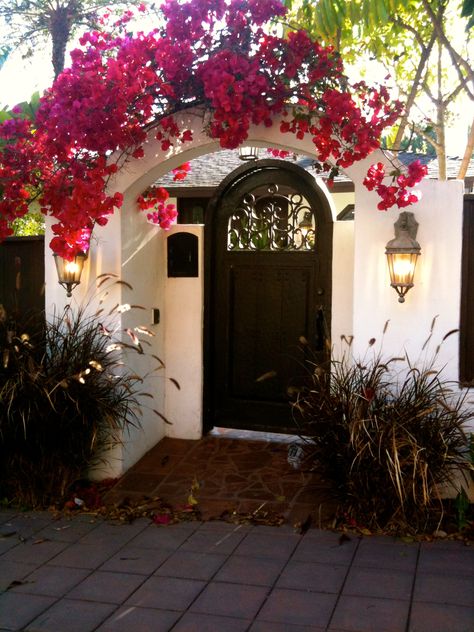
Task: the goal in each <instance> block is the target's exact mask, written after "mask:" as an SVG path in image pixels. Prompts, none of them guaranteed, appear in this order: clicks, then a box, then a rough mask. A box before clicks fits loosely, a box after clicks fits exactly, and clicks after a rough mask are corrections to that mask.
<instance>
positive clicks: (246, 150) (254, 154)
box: [239, 146, 258, 160]
mask: <svg viewBox="0 0 474 632" xmlns="http://www.w3.org/2000/svg"><path fill="white" fill-rule="evenodd" d="M239 158H240V160H257V159H258V147H249V146H241V147H239Z"/></svg>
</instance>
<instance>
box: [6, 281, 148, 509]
mask: <svg viewBox="0 0 474 632" xmlns="http://www.w3.org/2000/svg"><path fill="white" fill-rule="evenodd" d="M115 282H116V281H115ZM120 307H121V306H116V307H115V308H114V309H113V310H112V312H111V313H110V314H109V315H108V317H105V316H104V315H103V314H99V313H96V314H94V313H93V314H92V315H91V314H90V313H89V312H88V309H87V305H85V306H84V305H83V306H79V307H78V308H73V307H71V306H67V307H66V308H65V310H64V311H63V312H62V313H59V314H55V315H54V316H53V317H52V318H51V319H49V320H47V322H46V324H45V328H44V332H43V334H42V335H41V336H40V335H38V336H36V337H31V338H30V336H29V335H28V334H27V333H26V332H23V331H14V329H13V328H12V325H11V324H8V325H7V323H6V321H4V322H3V323H0V349H1V351H0V353H1V357H2V364H1V366H0V498H7V499H8V500H9V501H13V502H15V503H18V504H22V505H26V506H32V507H38V506H48V505H49V504H51V503H54V502H60V501H62V499H64V497H65V495H66V494H67V493H68V491H69V490H70V488H71V485H72V484H73V483H74V482H75V481H76V480H78V479H80V478H83V477H84V476H86V474H87V471H88V469H89V467H91V466H93V465H94V464H95V463H97V461H98V460H99V459H101V458H102V456H103V455H104V453H105V452H106V450H108V449H109V448H111V447H113V446H114V445H116V444H117V443H118V442H120V441H121V438H122V436H123V433H124V432H127V430H129V429H130V428H131V427H139V425H140V412H141V409H140V398H141V397H143V395H148V397H151V395H149V394H146V393H143V392H142V387H143V378H142V377H140V376H139V375H136V374H134V373H132V372H131V371H130V370H129V369H127V368H126V367H125V366H124V364H123V361H122V360H123V358H122V351H123V349H124V348H127V349H130V350H132V351H137V352H138V353H143V346H142V345H143V341H142V342H140V340H139V339H138V337H137V335H136V334H135V333H134V332H129V335H130V337H131V338H132V342H131V344H128V343H125V342H123V335H124V332H123V331H121V330H114V329H113V328H112V327H111V326H110V320H111V319H113V318H114V316H115V315H116V313H117V311H118V310H119V309H120ZM140 329H141V331H144V328H140ZM150 333H151V332H150ZM125 335H126V334H125Z"/></svg>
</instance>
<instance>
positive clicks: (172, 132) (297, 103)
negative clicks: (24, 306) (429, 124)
mask: <svg viewBox="0 0 474 632" xmlns="http://www.w3.org/2000/svg"><path fill="white" fill-rule="evenodd" d="M145 10H146V7H145V4H144V3H143V4H141V5H140V6H139V7H138V11H139V12H144V11H145ZM284 13H285V8H284V6H283V4H282V3H281V2H280V0H165V2H164V3H163V4H162V6H161V14H162V15H161V18H160V19H158V20H157V21H156V24H155V25H153V24H152V25H151V27H152V28H151V30H150V32H148V33H145V32H142V31H140V32H138V33H136V34H135V35H133V34H131V32H130V20H131V19H132V17H133V11H131V10H127V11H125V12H124V13H123V15H122V16H121V17H120V18H119V19H116V18H113V17H112V16H111V15H110V14H109V13H108V12H106V13H105V14H103V15H102V17H101V18H100V19H99V24H98V28H97V30H95V31H92V32H90V33H86V34H84V35H83V36H82V38H81V39H80V47H79V48H77V49H76V50H74V51H72V53H71V64H70V67H68V68H66V69H65V70H64V71H63V72H62V73H61V74H60V75H59V76H58V77H57V79H56V80H55V82H54V84H53V85H52V86H51V88H49V90H47V91H46V92H45V93H44V95H43V96H42V98H41V102H40V105H39V109H38V111H37V113H36V116H35V120H34V121H32V120H28V119H27V118H26V115H23V112H22V111H21V110H22V109H21V108H20V107H17V108H14V110H13V111H12V113H11V118H9V119H8V120H5V121H3V122H2V123H1V124H0V140H1V145H0V147H1V148H0V190H1V192H2V196H1V199H0V239H3V238H5V237H6V236H8V235H9V234H11V224H12V222H13V221H14V220H15V219H16V218H17V217H22V216H23V215H24V214H25V213H26V212H27V211H28V207H29V204H31V203H32V202H33V201H35V202H36V203H38V204H39V206H40V208H41V210H42V212H43V213H45V214H48V215H50V216H52V217H53V218H54V224H53V232H54V237H53V239H52V241H51V244H50V246H51V248H52V249H53V250H54V252H56V253H58V254H60V255H61V256H64V257H67V258H72V257H74V255H75V254H76V253H77V252H79V251H81V250H82V251H87V250H88V248H89V240H90V236H91V234H92V231H93V230H94V227H95V226H97V225H99V226H105V225H106V224H107V222H108V221H109V218H110V216H111V215H112V214H113V213H114V212H116V210H117V209H119V208H120V206H121V205H122V201H123V198H122V195H121V192H119V191H117V192H114V191H113V190H112V188H111V178H112V176H113V175H114V174H115V173H117V171H118V170H119V169H121V168H122V167H123V166H124V165H125V164H126V163H127V162H129V161H131V160H139V159H141V158H142V157H143V155H144V150H143V146H144V143H145V141H146V140H147V138H153V137H154V138H156V139H157V140H158V142H159V143H160V145H161V149H162V150H163V151H165V152H167V151H169V150H172V151H175V149H176V148H178V147H179V146H180V145H182V144H184V143H188V142H191V141H192V140H193V134H192V132H191V130H189V129H188V128H186V127H184V128H182V127H181V125H180V123H179V122H178V121H179V117H177V116H176V115H177V114H178V113H179V112H180V111H181V110H183V109H185V108H194V109H195V111H200V112H202V114H203V127H204V131H205V133H206V134H207V135H208V136H209V137H210V138H212V139H216V140H218V141H219V144H220V146H221V147H224V148H229V149H233V148H236V147H238V146H239V145H241V144H242V143H243V142H245V140H246V139H247V137H248V130H249V128H250V126H251V125H263V126H267V127H268V126H271V125H273V123H274V121H275V122H276V124H277V125H278V124H279V125H280V132H281V133H282V134H290V135H294V136H295V137H296V139H298V140H303V139H305V138H309V139H311V141H312V143H313V144H314V149H315V154H316V156H317V158H318V160H319V161H320V162H321V163H326V162H327V163H329V162H330V163H331V165H332V167H336V168H341V169H344V168H347V167H349V166H351V165H352V164H353V163H354V162H355V161H358V160H362V159H364V158H366V157H367V156H368V155H369V154H370V153H371V152H373V151H374V150H375V149H377V148H378V147H380V139H381V135H382V132H383V131H384V130H385V129H386V128H387V127H389V126H391V125H393V123H394V122H395V120H396V119H397V117H398V116H399V115H400V113H401V111H402V107H401V104H400V103H398V102H391V100H390V95H389V93H388V91H387V89H386V88H385V87H384V86H369V85H367V84H365V83H364V82H359V83H357V84H355V85H352V86H351V85H349V84H348V81H347V78H346V77H345V75H344V68H343V64H342V60H341V58H340V56H339V54H338V53H337V52H336V51H335V50H334V49H333V48H331V47H325V46H323V45H322V44H320V43H319V42H315V41H313V40H312V39H311V38H310V37H309V36H308V34H307V33H305V32H303V31H290V32H288V33H287V35H285V36H277V35H275V34H269V33H268V32H267V31H268V29H266V30H264V28H263V27H264V25H266V24H267V23H269V22H270V21H271V20H275V19H278V18H281V17H282V16H283V15H284ZM152 15H153V14H150V16H152ZM278 156H279V157H282V153H281V152H279V154H278ZM186 164H187V163H185V164H184V165H181V166H180V167H179V168H178V169H176V170H174V178H175V179H176V180H180V179H182V178H184V177H186V174H187V172H188V170H189V169H188V167H187V166H186ZM425 172H426V168H425V167H423V166H422V165H421V164H419V163H416V162H415V163H413V164H412V165H410V166H409V167H408V169H407V173H404V174H401V173H398V174H397V176H396V178H395V179H394V180H393V182H391V183H390V184H389V185H387V184H384V183H383V180H384V178H385V174H384V172H383V169H381V168H380V167H379V166H376V167H375V168H374V169H372V168H371V169H369V173H368V174H367V178H366V180H365V184H366V186H368V188H369V189H372V190H375V191H376V192H377V194H378V195H379V196H380V198H381V202H380V204H379V208H383V209H386V208H389V207H390V206H394V205H395V206H396V205H398V206H400V207H403V206H407V205H409V204H413V203H414V202H415V200H416V199H417V195H416V193H414V192H409V191H408V189H410V188H411V187H413V186H414V185H415V184H416V183H417V182H419V181H420V179H421V178H422V177H423V175H424V173H425ZM331 173H332V172H331ZM330 178H331V176H330ZM167 199H168V198H167V196H166V195H165V193H163V192H162V191H160V190H158V189H156V190H154V189H153V188H151V189H150V190H149V191H147V192H145V193H144V194H142V195H141V196H139V198H138V208H139V210H142V211H145V212H147V217H148V219H149V221H152V222H153V223H156V224H157V225H159V226H161V227H162V228H169V226H170V225H171V224H172V223H173V222H174V221H175V219H176V213H177V211H176V207H175V206H174V205H172V204H170V203H169V202H167Z"/></svg>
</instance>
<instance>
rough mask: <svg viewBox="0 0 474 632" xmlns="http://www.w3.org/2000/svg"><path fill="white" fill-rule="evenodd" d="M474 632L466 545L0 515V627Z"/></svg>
mask: <svg viewBox="0 0 474 632" xmlns="http://www.w3.org/2000/svg"><path fill="white" fill-rule="evenodd" d="M7 630H8V631H19V630H22V631H25V632H93V631H97V632H167V631H172V632H244V631H248V632H306V631H307V632H309V631H311V632H323V631H326V632H474V547H469V546H466V545H464V544H463V543H462V542H445V541H440V542H434V543H425V542H423V543H409V544H407V543H403V542H401V541H399V540H394V539H392V538H388V537H372V538H358V537H351V538H350V539H348V540H346V539H342V541H341V539H340V535H339V534H337V533H332V532H329V531H320V530H317V529H310V530H309V531H308V532H307V533H305V534H304V535H300V534H298V533H295V532H294V530H293V529H292V528H291V527H290V526H283V527H266V526H256V527H252V526H245V525H232V524H227V523H224V522H212V521H211V522H206V523H201V522H189V523H180V524H177V525H172V526H167V527H158V526H156V525H152V524H150V522H149V521H148V520H145V519H140V520H137V521H136V522H134V523H133V524H128V525H115V524H110V523H107V522H103V521H101V520H95V519H92V518H91V517H89V516H86V515H78V516H75V517H74V518H73V519H70V520H67V519H64V518H62V519H60V520H54V519H53V518H52V517H51V515H50V514H48V513H34V512H33V513H24V514H15V513H12V512H8V511H5V510H0V631H2V632H5V631H7Z"/></svg>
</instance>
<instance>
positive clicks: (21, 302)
mask: <svg viewBox="0 0 474 632" xmlns="http://www.w3.org/2000/svg"><path fill="white" fill-rule="evenodd" d="M0 305H2V306H3V309H4V310H5V311H6V317H7V319H8V320H13V321H16V322H17V323H19V324H20V325H21V326H23V325H25V324H26V323H31V324H32V327H33V329H36V328H37V327H41V325H42V323H43V321H44V308H45V296H44V237H43V236H41V235H39V236H36V237H10V238H8V239H6V240H5V241H4V242H3V243H2V244H0Z"/></svg>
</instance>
